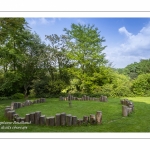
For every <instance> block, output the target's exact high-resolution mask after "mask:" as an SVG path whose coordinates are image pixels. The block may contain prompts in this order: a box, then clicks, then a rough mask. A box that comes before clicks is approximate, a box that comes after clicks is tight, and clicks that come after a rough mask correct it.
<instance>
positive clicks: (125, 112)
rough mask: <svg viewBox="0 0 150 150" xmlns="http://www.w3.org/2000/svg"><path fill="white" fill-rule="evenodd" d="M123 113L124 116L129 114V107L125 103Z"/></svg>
mask: <svg viewBox="0 0 150 150" xmlns="http://www.w3.org/2000/svg"><path fill="white" fill-rule="evenodd" d="M122 115H123V116H124V117H126V116H128V107H127V106H125V105H123V106H122Z"/></svg>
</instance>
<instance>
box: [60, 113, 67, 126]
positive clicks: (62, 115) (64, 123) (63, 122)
mask: <svg viewBox="0 0 150 150" xmlns="http://www.w3.org/2000/svg"><path fill="white" fill-rule="evenodd" d="M60 125H61V126H65V125H66V113H61V114H60Z"/></svg>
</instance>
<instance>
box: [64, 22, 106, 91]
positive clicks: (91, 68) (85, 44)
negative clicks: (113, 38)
mask: <svg viewBox="0 0 150 150" xmlns="http://www.w3.org/2000/svg"><path fill="white" fill-rule="evenodd" d="M64 31H65V33H66V36H67V46H68V54H67V56H68V58H69V59H70V60H71V61H72V62H73V63H74V65H75V67H74V68H71V69H70V70H69V72H70V73H71V74H72V75H73V76H74V77H76V78H77V79H79V84H81V85H82V88H83V89H85V86H86V85H85V84H86V83H88V81H89V82H90V80H91V79H90V77H92V75H93V73H95V72H99V69H100V67H101V66H103V65H105V64H106V63H107V60H106V59H105V54H104V53H103V50H104V49H105V48H106V46H103V45H102V43H103V42H105V39H104V37H101V36H100V32H99V31H98V28H96V27H95V26H94V25H92V26H91V25H81V24H72V25H71V29H70V30H69V29H66V28H65V29H64Z"/></svg>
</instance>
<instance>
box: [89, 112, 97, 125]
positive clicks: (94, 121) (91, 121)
mask: <svg viewBox="0 0 150 150" xmlns="http://www.w3.org/2000/svg"><path fill="white" fill-rule="evenodd" d="M95 123H96V119H95V115H93V114H90V124H95Z"/></svg>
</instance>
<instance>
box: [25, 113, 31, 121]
mask: <svg viewBox="0 0 150 150" xmlns="http://www.w3.org/2000/svg"><path fill="white" fill-rule="evenodd" d="M25 122H30V114H26V116H25Z"/></svg>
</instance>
